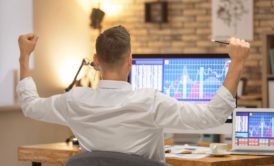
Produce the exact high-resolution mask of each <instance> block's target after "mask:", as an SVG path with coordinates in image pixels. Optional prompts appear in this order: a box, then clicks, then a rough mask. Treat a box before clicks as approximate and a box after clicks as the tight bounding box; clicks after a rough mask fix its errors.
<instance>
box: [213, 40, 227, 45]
mask: <svg viewBox="0 0 274 166" xmlns="http://www.w3.org/2000/svg"><path fill="white" fill-rule="evenodd" d="M211 41H212V42H216V43H220V44H226V45H227V44H229V43H228V42H224V41H218V40H214V39H212V40H211Z"/></svg>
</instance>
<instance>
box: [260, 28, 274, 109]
mask: <svg viewBox="0 0 274 166" xmlns="http://www.w3.org/2000/svg"><path fill="white" fill-rule="evenodd" d="M273 48H274V31H272V32H269V33H265V34H264V36H263V54H262V107H264V108H268V107H269V90H268V81H269V80H271V79H274V74H271V72H270V71H271V70H270V63H269V62H270V58H269V50H270V49H273Z"/></svg>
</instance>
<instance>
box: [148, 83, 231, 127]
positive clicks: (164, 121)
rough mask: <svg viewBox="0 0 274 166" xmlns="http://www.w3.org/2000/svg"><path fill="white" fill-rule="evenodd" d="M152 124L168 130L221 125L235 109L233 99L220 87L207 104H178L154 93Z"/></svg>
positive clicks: (171, 99)
mask: <svg viewBox="0 0 274 166" xmlns="http://www.w3.org/2000/svg"><path fill="white" fill-rule="evenodd" d="M154 103H155V105H154V112H153V113H154V115H153V118H154V122H155V124H156V125H157V126H158V127H161V128H170V129H205V128H210V127H216V126H218V125H221V124H223V123H224V122H225V121H226V119H227V118H228V116H230V115H231V113H232V112H233V110H234V108H235V107H236V103H235V98H234V97H233V96H232V95H231V93H230V92H229V91H228V90H227V89H226V88H225V87H224V86H222V87H220V88H219V89H218V91H217V92H216V94H215V96H214V97H213V98H212V100H211V101H210V102H209V103H208V104H197V103H196V104H195V103H190V102H179V101H177V100H176V99H174V98H171V97H169V96H166V95H164V94H161V93H159V92H158V93H156V95H155V102H154Z"/></svg>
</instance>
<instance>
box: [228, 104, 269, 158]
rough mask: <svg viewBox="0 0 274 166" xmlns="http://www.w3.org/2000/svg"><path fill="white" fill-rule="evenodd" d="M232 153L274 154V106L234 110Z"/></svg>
mask: <svg viewBox="0 0 274 166" xmlns="http://www.w3.org/2000/svg"><path fill="white" fill-rule="evenodd" d="M231 154H250V155H274V108H237V109H235V110H234V112H233V133H232V150H231Z"/></svg>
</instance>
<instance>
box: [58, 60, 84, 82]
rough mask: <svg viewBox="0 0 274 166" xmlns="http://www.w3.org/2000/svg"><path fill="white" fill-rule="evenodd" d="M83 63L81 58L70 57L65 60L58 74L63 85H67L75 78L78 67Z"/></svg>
mask: <svg viewBox="0 0 274 166" xmlns="http://www.w3.org/2000/svg"><path fill="white" fill-rule="evenodd" d="M80 65H81V59H76V58H75V59H73V57H70V59H66V60H64V61H63V62H62V63H61V64H60V66H59V67H58V76H59V78H60V81H61V82H62V86H63V87H67V86H68V85H69V84H70V83H71V82H72V80H73V78H74V76H75V75H76V72H77V70H78V68H79V67H80Z"/></svg>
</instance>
